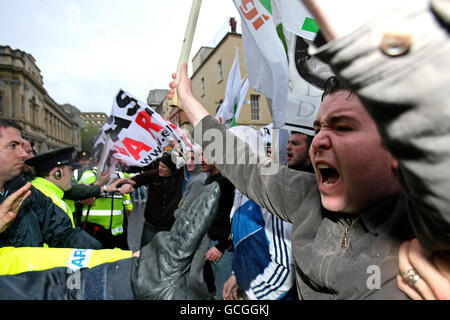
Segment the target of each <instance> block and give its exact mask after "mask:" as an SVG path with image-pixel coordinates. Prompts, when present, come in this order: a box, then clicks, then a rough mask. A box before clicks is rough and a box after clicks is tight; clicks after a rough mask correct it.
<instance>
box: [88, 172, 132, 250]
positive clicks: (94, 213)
mask: <svg viewBox="0 0 450 320" xmlns="http://www.w3.org/2000/svg"><path fill="white" fill-rule="evenodd" d="M116 175H117V176H118V178H121V179H123V178H125V177H124V175H123V173H122V172H119V171H116ZM96 181H97V170H96V168H92V169H91V168H88V169H87V170H85V171H84V172H83V173H82V175H81V177H80V180H79V183H82V184H86V185H92V184H94V183H95V182H96ZM132 209H133V204H132V203H131V197H130V195H129V194H128V193H126V194H123V195H122V194H121V193H118V192H112V193H109V192H103V193H102V194H100V195H99V196H98V197H96V199H95V202H91V203H88V204H84V205H83V209H82V217H81V224H82V226H83V227H84V228H85V230H87V232H88V233H89V234H91V235H92V236H94V237H95V238H96V239H97V240H99V241H100V242H101V243H102V245H103V247H104V248H111V249H113V248H120V249H123V250H128V240H127V213H129V212H131V210H132Z"/></svg>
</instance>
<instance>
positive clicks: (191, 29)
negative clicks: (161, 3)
mask: <svg viewBox="0 0 450 320" xmlns="http://www.w3.org/2000/svg"><path fill="white" fill-rule="evenodd" d="M201 4H202V0H192V6H191V13H190V14H189V20H188V23H187V26H186V33H185V35H184V40H183V46H182V48H181V53H180V59H179V60H178V67H177V78H176V82H177V83H178V81H179V79H180V70H181V66H182V65H183V63H185V62H188V60H189V55H190V53H191V47H192V40H193V39H194V33H195V27H196V25H197V20H198V14H199V12H200V6H201ZM169 105H170V106H172V107H178V108H180V109H181V110H183V108H182V107H181V106H180V105H178V95H177V92H176V90H175V94H174V95H173V98H172V99H171V100H170V101H169Z"/></svg>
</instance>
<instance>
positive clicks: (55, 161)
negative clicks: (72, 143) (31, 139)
mask: <svg viewBox="0 0 450 320" xmlns="http://www.w3.org/2000/svg"><path fill="white" fill-rule="evenodd" d="M74 151H75V148H74V147H67V148H61V149H56V150H52V151H49V152H46V153H43V154H40V155H37V156H35V157H34V158H31V159H28V160H26V161H25V163H26V164H27V165H29V166H33V167H34V170H36V171H37V172H39V171H45V170H49V169H53V168H55V167H60V166H72V167H78V166H79V164H78V162H76V161H75V160H74V159H73V157H72V153H73V152H74Z"/></svg>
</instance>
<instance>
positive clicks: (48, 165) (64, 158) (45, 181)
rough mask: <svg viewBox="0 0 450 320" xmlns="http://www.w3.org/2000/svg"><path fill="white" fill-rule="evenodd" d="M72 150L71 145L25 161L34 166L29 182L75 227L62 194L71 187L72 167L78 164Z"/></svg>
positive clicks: (70, 211) (71, 214)
mask: <svg viewBox="0 0 450 320" xmlns="http://www.w3.org/2000/svg"><path fill="white" fill-rule="evenodd" d="M74 150H75V148H73V147H68V148H61V149H57V150H54V151H50V152H47V153H44V154H41V155H38V156H35V157H34V158H31V159H28V160H27V161H26V162H25V163H26V164H28V165H30V166H33V167H34V171H35V178H34V179H33V180H32V181H31V184H32V185H33V186H34V187H35V188H36V189H38V190H40V191H41V192H42V193H43V194H45V195H46V196H47V197H49V198H51V199H52V201H53V203H54V204H56V205H57V206H58V207H60V208H61V209H62V210H63V211H64V212H65V213H67V215H68V216H69V218H70V221H71V222H72V226H73V227H75V223H74V220H73V213H72V210H70V208H69V207H68V205H67V204H66V203H65V202H64V200H63V196H64V192H65V191H68V190H69V189H71V187H72V176H73V167H74V166H78V163H77V162H75V161H74V160H73V158H72V153H73V152H74Z"/></svg>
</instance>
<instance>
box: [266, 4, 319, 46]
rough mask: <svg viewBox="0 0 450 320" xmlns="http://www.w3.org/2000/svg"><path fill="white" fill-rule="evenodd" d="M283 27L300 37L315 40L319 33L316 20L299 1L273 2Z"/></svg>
mask: <svg viewBox="0 0 450 320" xmlns="http://www.w3.org/2000/svg"><path fill="white" fill-rule="evenodd" d="M274 3H276V5H275V6H272V7H276V8H277V10H278V12H279V16H280V18H281V21H282V23H283V26H284V28H285V29H287V30H288V31H290V32H292V33H294V34H296V35H298V36H299V37H302V38H305V39H308V40H314V38H315V37H316V35H317V33H318V32H319V26H318V25H317V23H316V21H315V20H314V18H313V16H312V14H311V13H310V12H309V11H308V9H307V8H306V7H305V6H304V5H303V3H302V2H301V1H299V0H272V4H274Z"/></svg>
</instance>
